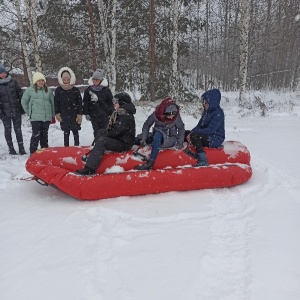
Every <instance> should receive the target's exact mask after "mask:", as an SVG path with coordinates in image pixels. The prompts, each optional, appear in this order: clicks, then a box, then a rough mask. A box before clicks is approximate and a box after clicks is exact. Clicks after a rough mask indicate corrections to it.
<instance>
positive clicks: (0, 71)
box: [0, 64, 7, 73]
mask: <svg viewBox="0 0 300 300" xmlns="http://www.w3.org/2000/svg"><path fill="white" fill-rule="evenodd" d="M6 72H7V71H6V68H5V67H4V66H3V65H2V64H0V73H6Z"/></svg>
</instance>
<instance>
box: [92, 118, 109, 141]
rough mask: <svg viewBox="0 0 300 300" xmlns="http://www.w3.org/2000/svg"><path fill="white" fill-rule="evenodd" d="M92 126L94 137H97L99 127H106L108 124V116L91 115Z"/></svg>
mask: <svg viewBox="0 0 300 300" xmlns="http://www.w3.org/2000/svg"><path fill="white" fill-rule="evenodd" d="M91 122H92V127H93V131H94V138H96V137H97V133H98V131H99V130H100V129H106V128H107V126H108V116H106V115H101V116H100V117H92V120H91Z"/></svg>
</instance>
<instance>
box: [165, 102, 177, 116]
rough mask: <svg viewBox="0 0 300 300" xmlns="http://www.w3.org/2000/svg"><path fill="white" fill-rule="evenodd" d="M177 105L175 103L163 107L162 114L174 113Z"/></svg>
mask: <svg viewBox="0 0 300 300" xmlns="http://www.w3.org/2000/svg"><path fill="white" fill-rule="evenodd" d="M176 113H177V107H176V105H175V104H171V105H169V106H167V107H166V108H165V112H164V115H176Z"/></svg>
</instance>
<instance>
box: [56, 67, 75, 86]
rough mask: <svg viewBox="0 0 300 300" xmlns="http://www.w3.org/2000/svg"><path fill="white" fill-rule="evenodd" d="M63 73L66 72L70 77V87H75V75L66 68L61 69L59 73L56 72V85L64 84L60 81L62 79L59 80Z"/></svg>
mask: <svg viewBox="0 0 300 300" xmlns="http://www.w3.org/2000/svg"><path fill="white" fill-rule="evenodd" d="M64 71H68V72H69V73H70V75H71V80H70V85H75V82H76V77H75V74H74V72H73V71H72V70H71V69H70V68H68V67H62V68H61V69H60V70H59V71H58V74H57V79H58V83H59V84H60V85H62V84H64V83H63V81H62V78H61V75H62V73H63V72H64Z"/></svg>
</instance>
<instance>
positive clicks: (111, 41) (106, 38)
mask: <svg viewBox="0 0 300 300" xmlns="http://www.w3.org/2000/svg"><path fill="white" fill-rule="evenodd" d="M98 10H99V17H100V24H101V32H102V35H103V46H104V53H105V62H106V67H105V70H106V71H107V73H108V74H107V77H108V79H109V81H110V89H111V91H112V93H113V94H114V93H115V90H116V83H117V72H116V61H115V59H116V10H117V0H110V1H107V2H106V6H105V4H104V2H103V0H98ZM109 20H111V21H110V23H109Z"/></svg>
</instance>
